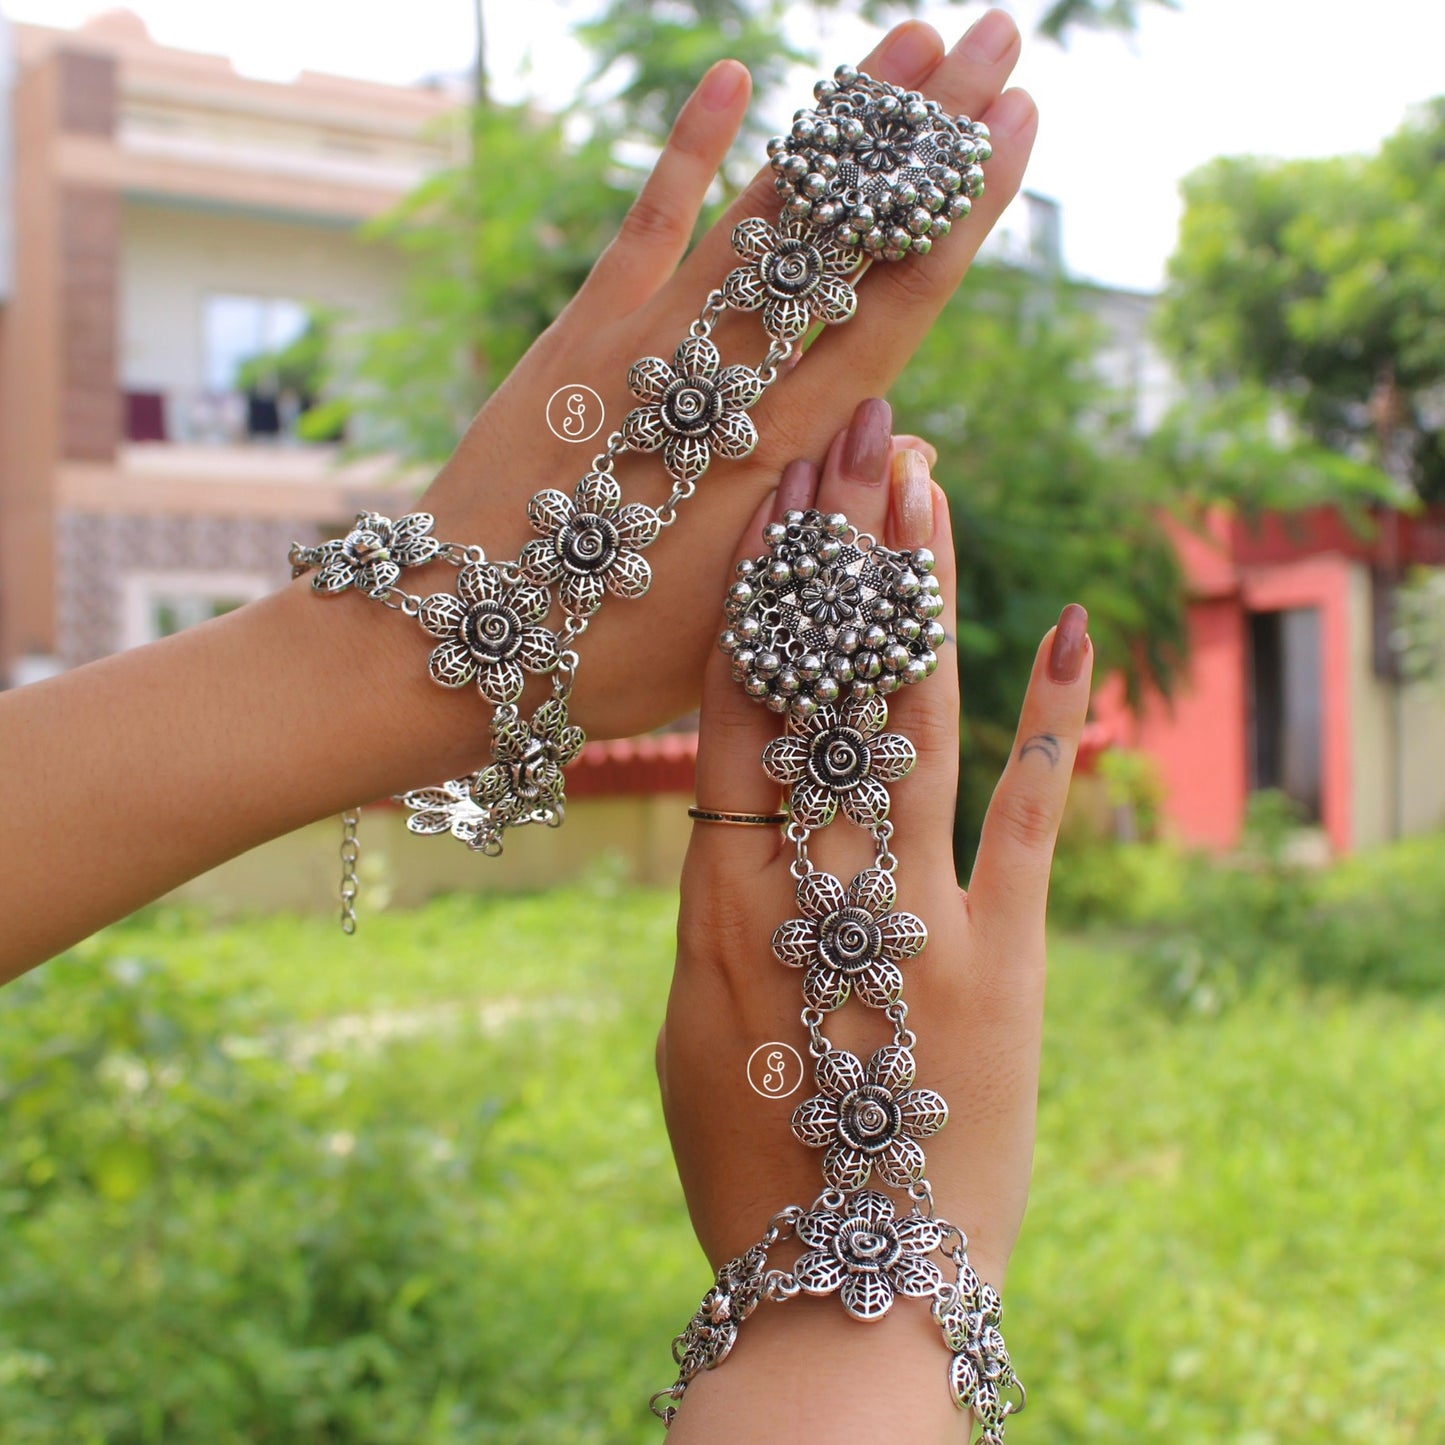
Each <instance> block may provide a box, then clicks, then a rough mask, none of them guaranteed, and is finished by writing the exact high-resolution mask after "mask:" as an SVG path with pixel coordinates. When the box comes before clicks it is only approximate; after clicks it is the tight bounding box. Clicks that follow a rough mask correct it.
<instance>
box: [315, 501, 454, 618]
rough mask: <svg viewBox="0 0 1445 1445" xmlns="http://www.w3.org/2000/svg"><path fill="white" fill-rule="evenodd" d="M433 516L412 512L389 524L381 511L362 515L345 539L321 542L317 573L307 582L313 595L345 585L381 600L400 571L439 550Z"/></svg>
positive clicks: (428, 557)
mask: <svg viewBox="0 0 1445 1445" xmlns="http://www.w3.org/2000/svg"><path fill="white" fill-rule="evenodd" d="M435 525H436V518H435V517H433V516H432V515H431V513H430V512H412V513H410V514H409V515H407V516H405V517H399V518H398V519H397V520H396V521H395V522H393V521H392V520H391V519H390V518H389V517H383V516H382V515H381V513H380V512H362V513H361V515H360V516H358V517H357V519H356V525H355V526H354V527H353V528H352V529H351V531H350V532H348V533H347V534H346V536H344V537H339V538H336V539H334V540H333V541H330V542H326V543H323V544H322V546H321V548H320V549H319V552H318V553H317V559H318V561H319V563H320V570H319V571H318V572H317V573H316V576H315V577H313V578H312V579H311V585H312V587H313V588H314V589H315V590H316V591H317V592H322V593H329V594H332V595H334V594H336V593H338V592H344V591H346V589H347V588H349V587H355V588H356V589H357V590H358V591H361V592H365V593H368V594H369V595H371V596H373V597H374V596H378V595H381V596H384V595H385V594H386V593H387V592H389V591H390V590H391V589H392V588H393V587H395V586H396V583H397V579H398V578H399V577H400V576H401V569H402V568H403V567H420V566H421V565H422V564H423V563H424V562H430V561H431V560H432V558H433V557H435V556H436V555H437V553H438V552H440V551H441V543H440V542H438V541H437V539H436V538H435V537H433V536H431V535H430V533H431V529H432V527H433V526H435Z"/></svg>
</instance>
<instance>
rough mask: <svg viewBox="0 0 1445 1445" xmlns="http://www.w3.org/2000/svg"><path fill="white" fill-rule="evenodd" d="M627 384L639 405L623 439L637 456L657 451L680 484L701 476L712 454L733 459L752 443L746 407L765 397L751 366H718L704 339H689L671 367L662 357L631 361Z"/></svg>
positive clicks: (755, 440) (624, 425)
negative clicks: (660, 451) (659, 451)
mask: <svg viewBox="0 0 1445 1445" xmlns="http://www.w3.org/2000/svg"><path fill="white" fill-rule="evenodd" d="M627 384H628V385H629V386H630V387H631V388H632V391H633V394H634V395H635V396H636V397H637V398H638V400H639V401H641V402H642V403H643V405H642V406H639V407H635V408H634V409H633V410H632V411H630V412H628V413H627V415H626V416H625V417H624V418H623V421H622V437H623V440H624V441H625V442H626V443H627V445H628V446H630V447H631V448H632V449H633V450H634V451H639V452H655V451H656V450H657V449H658V448H659V447H661V448H662V460H663V464H664V465H665V466H666V467H667V470H668V471H669V472H671V473H672V475H673V476H674V477H675V478H677V480H678V481H680V482H695V481H696V480H697V479H698V478H699V477H700V476H702V474H703V473H704V472H705V471H706V470H707V466H708V462H709V461H710V460H711V459H712V454H713V453H714V452H716V453H717V454H718V456H720V457H727V458H729V459H730V460H732V461H736V460H737V459H738V458H739V457H745V456H747V454H748V453H749V452H750V451H752V449H753V448H754V447H755V446H757V444H758V431H757V428H756V427H755V426H754V425H753V420H752V418H751V417H750V416H749V415H748V414H747V408H748V407H750V406H751V405H752V404H753V403H754V402H755V401H756V400H757V399H758V398H759V397H760V396H761V395H762V394H763V383H762V379H761V378H760V377H759V376H758V374H757V372H756V371H754V370H753V369H752V367H750V366H727V367H724V366H723V365H722V358H721V356H719V354H718V349H717V347H716V346H714V345H713V344H712V342H711V341H709V340H708V339H707V338H706V337H704V336H689V337H688V338H687V339H686V340H685V341H684V342H683V343H682V345H681V346H679V347H678V348H677V353H676V355H675V356H674V358H673V364H672V365H671V366H669V365H668V364H667V362H665V361H664V360H663V359H662V358H661V357H660V356H644V357H643V358H642V360H641V361H635V362H633V364H632V370H631V371H630V372H628V374H627Z"/></svg>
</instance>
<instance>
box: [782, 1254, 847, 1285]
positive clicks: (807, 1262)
mask: <svg viewBox="0 0 1445 1445" xmlns="http://www.w3.org/2000/svg"><path fill="white" fill-rule="evenodd" d="M846 1274H847V1270H846V1269H845V1268H844V1266H843V1261H842V1260H841V1259H839V1258H838V1257H837V1255H835V1254H834V1253H833V1252H832V1251H831V1250H827V1249H813V1250H809V1251H808V1253H807V1254H805V1255H802V1256H800V1257H799V1259H798V1262H797V1264H795V1265H794V1266H793V1275H794V1277H795V1278H796V1279H797V1281H798V1283H799V1284H800V1285H801V1286H802V1287H803V1289H804V1290H806V1291H807V1293H808V1294H819V1295H822V1294H832V1293H833V1291H834V1290H835V1289H837V1288H838V1286H839V1285H840V1284H842V1283H843V1279H844V1276H845V1275H846Z"/></svg>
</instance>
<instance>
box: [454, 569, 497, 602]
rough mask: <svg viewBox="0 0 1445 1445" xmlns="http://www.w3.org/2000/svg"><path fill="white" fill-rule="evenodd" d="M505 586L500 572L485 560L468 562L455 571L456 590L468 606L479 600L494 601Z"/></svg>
mask: <svg viewBox="0 0 1445 1445" xmlns="http://www.w3.org/2000/svg"><path fill="white" fill-rule="evenodd" d="M505 588H506V584H505V583H504V582H503V581H502V574H501V573H500V572H498V571H497V569H496V568H495V567H491V566H489V565H488V564H487V563H485V562H468V563H467V565H466V566H465V567H463V568H462V569H461V571H460V572H458V573H457V591H458V592H459V593H460V594H461V598H462V601H463V602H465V603H466V604H467V605H468V606H469V607H475V606H476V605H477V603H479V602H495V601H496V600H497V599H498V598H499V597H500V596H501V595H502V593H503V591H504V590H505Z"/></svg>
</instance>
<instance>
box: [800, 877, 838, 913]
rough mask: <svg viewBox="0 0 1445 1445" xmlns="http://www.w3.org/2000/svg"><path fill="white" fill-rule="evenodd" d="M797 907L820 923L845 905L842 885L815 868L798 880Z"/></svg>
mask: <svg viewBox="0 0 1445 1445" xmlns="http://www.w3.org/2000/svg"><path fill="white" fill-rule="evenodd" d="M797 896H798V907H799V908H801V909H802V910H803V912H804V914H806V915H807V917H809V918H816V919H818V920H819V921H820V922H821V921H822V920H823V919H825V918H828V917H830V916H831V915H833V914H834V913H837V912H838V910H839V909H840V908H843V907H844V906H846V904H847V894H846V893H845V892H844V891H843V885H842V884H841V883H840V882H839V881H838V880H837V879H836V878H835V877H834V876H833V875H832V874H831V873H824V872H823V870H822V869H821V868H815V869H814V870H813V871H812V872H811V873H809V874H807V876H806V877H803V878H801V879H799V880H798V895H797Z"/></svg>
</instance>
